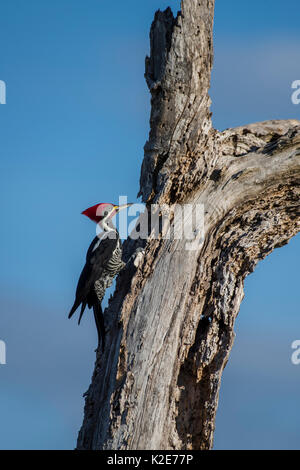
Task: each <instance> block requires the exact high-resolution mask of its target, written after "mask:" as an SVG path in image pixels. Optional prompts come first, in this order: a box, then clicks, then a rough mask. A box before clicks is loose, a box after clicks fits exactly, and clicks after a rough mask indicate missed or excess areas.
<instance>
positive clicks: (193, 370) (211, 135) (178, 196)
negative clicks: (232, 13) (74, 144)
mask: <svg viewBox="0 0 300 470" xmlns="http://www.w3.org/2000/svg"><path fill="white" fill-rule="evenodd" d="M213 9H214V1H213V0H198V1H195V0H183V1H182V11H181V12H180V13H179V14H178V16H177V17H176V18H174V17H173V14H172V12H171V10H170V9H167V10H166V11H164V12H160V11H159V12H157V13H156V15H155V19H154V22H153V24H152V28H151V34H150V39H151V55H150V57H149V58H147V60H146V80H147V83H148V86H149V89H150V91H151V96H152V111H151V130H150V136H149V141H148V142H147V143H146V146H145V157H144V162H143V165H142V171H141V181H140V183H141V187H140V195H142V198H143V201H144V202H147V203H148V204H150V203H154V202H155V203H159V204H162V203H166V204H169V205H173V204H176V203H194V204H195V203H202V204H204V207H205V238H204V243H203V245H202V246H201V247H200V248H199V249H198V250H197V251H187V250H186V249H185V241H184V240H173V241H172V240H163V239H162V238H160V239H157V240H148V241H147V242H146V243H145V245H144V252H142V253H140V254H139V255H138V256H139V258H138V259H139V263H137V262H136V263H134V264H133V263H132V262H131V263H128V266H127V268H126V269H125V270H124V271H123V272H122V273H121V275H120V276H119V278H118V280H117V288H116V292H115V294H114V297H113V299H112V300H111V302H110V304H109V307H108V308H107V310H106V313H105V316H106V322H107V327H108V328H109V332H108V335H107V336H108V340H107V344H108V346H107V348H106V350H105V353H104V355H102V354H101V355H99V357H97V360H96V365H95V371H94V375H93V379H92V384H91V385H90V388H89V390H88V392H87V396H86V405H85V417H84V422H83V425H82V428H81V431H80V433H79V438H78V448H79V449H209V448H211V447H212V442H213V432H214V421H215V414H216V409H217V404H218V395H219V389H220V380H221V375H222V371H223V369H224V367H225V365H226V362H227V361H228V356H229V353H230V350H231V347H232V343H233V339H234V331H233V327H234V321H235V318H236V316H237V314H238V311H239V308H240V303H241V301H242V298H243V283H244V279H245V277H246V276H247V274H249V273H250V272H252V271H253V269H254V267H255V265H256V264H257V262H258V261H259V260H261V259H263V258H264V257H265V256H267V255H268V254H269V253H270V252H271V251H272V250H273V249H274V248H277V247H280V246H282V245H284V244H286V243H287V242H288V241H289V239H290V238H291V237H292V236H293V235H295V234H296V233H297V231H298V230H299V193H300V161H299V160H300V158H299V155H300V122H298V121H291V120H290V121H269V122H262V123H258V124H252V125H249V126H245V127H239V128H236V129H229V130H226V131H224V132H221V133H220V132H218V131H216V130H215V129H213V127H212V123H211V113H210V109H209V107H210V98H209V95H208V89H209V86H210V74H211V67H212V58H213V50H212V26H213ZM138 246H140V243H139V242H137V241H133V240H130V239H129V240H128V241H127V242H126V243H125V251H126V256H127V259H128V258H129V257H130V256H131V255H132V254H133V253H134V252H135V250H136V248H137V247H138ZM135 265H136V266H135Z"/></svg>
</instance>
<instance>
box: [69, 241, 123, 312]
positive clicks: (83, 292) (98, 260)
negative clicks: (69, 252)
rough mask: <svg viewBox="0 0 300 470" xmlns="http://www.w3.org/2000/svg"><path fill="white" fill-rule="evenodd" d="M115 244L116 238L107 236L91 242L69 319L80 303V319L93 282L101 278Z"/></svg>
mask: <svg viewBox="0 0 300 470" xmlns="http://www.w3.org/2000/svg"><path fill="white" fill-rule="evenodd" d="M117 243H118V238H117V237H115V238H109V237H108V236H107V237H104V238H102V239H99V238H98V237H95V238H94V240H93V241H92V243H91V245H90V247H89V249H88V251H87V255H86V263H85V266H84V268H83V270H82V272H81V274H80V277H79V281H78V284H77V289H76V297H75V302H74V305H73V307H72V309H71V311H70V313H69V318H71V316H72V315H73V313H74V312H75V311H76V310H77V308H78V307H79V305H80V304H81V303H82V304H83V305H82V310H81V314H80V319H81V317H82V314H83V311H84V308H85V305H86V304H87V303H88V297H89V294H90V293H91V291H93V288H94V284H95V281H97V280H98V279H100V278H101V275H102V273H103V269H104V267H105V266H106V264H107V263H108V261H109V259H110V258H111V256H112V253H113V251H114V249H115V248H116V244H117Z"/></svg>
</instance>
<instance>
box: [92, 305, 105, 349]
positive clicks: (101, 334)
mask: <svg viewBox="0 0 300 470" xmlns="http://www.w3.org/2000/svg"><path fill="white" fill-rule="evenodd" d="M93 311H94V317H95V322H96V327H97V331H98V342H99V343H100V340H102V341H101V346H102V352H103V351H104V346H105V327H104V317H103V312H102V307H101V304H100V302H99V300H98V299H95V300H94V302H93Z"/></svg>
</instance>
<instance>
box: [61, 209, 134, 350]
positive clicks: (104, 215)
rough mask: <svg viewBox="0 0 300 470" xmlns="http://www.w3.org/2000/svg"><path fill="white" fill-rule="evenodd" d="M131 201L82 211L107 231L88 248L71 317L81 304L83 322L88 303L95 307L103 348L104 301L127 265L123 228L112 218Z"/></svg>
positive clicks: (80, 316)
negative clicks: (122, 236) (123, 247)
mask: <svg viewBox="0 0 300 470" xmlns="http://www.w3.org/2000/svg"><path fill="white" fill-rule="evenodd" d="M131 205H132V204H123V205H121V206H117V205H115V204H110V203H101V204H96V205H95V206H92V207H89V208H88V209H86V210H85V211H83V212H82V214H84V215H85V216H87V217H89V219H91V220H92V221H94V222H96V223H97V224H99V226H100V227H101V228H102V230H103V231H102V232H101V233H100V234H99V235H97V236H96V237H95V238H94V240H93V241H92V243H91V245H90V247H89V249H88V251H87V255H86V263H85V266H84V268H83V270H82V273H81V275H80V277H79V281H78V285H77V289H76V295H75V302H74V305H73V307H72V308H71V311H70V313H69V316H68V318H71V317H72V315H73V314H74V313H75V311H76V310H77V308H78V307H79V306H80V305H81V310H80V315H79V319H78V325H79V324H80V321H81V318H82V315H83V312H84V310H85V307H86V306H88V307H89V308H93V312H94V317H95V322H96V327H97V331H98V344H99V343H100V340H102V351H103V350H104V345H105V328H104V319H103V312H102V307H101V302H102V300H103V297H104V294H105V291H106V289H107V288H108V287H110V286H111V284H112V282H113V279H114V277H115V276H116V275H117V274H118V273H119V272H120V271H121V270H122V269H123V267H124V266H125V263H124V262H123V261H122V242H121V240H120V236H119V232H118V231H117V229H116V228H115V227H114V225H113V223H112V218H113V217H114V216H115V215H116V214H117V213H118V212H120V211H121V210H123V209H125V208H126V207H129V206H131Z"/></svg>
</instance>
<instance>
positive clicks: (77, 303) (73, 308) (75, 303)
mask: <svg viewBox="0 0 300 470" xmlns="http://www.w3.org/2000/svg"><path fill="white" fill-rule="evenodd" d="M80 304H81V302H77V301H76V300H75V302H74V305H73V307H72V308H71V310H70V313H69V315H68V318H71V316H72V315H73V314H74V313H75V312H76V310H77V309H78V307H79V305H80Z"/></svg>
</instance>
